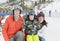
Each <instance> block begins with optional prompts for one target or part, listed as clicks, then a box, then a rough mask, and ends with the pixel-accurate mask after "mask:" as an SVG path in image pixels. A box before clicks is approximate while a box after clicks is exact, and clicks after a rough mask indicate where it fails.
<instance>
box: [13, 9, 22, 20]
mask: <svg viewBox="0 0 60 41" xmlns="http://www.w3.org/2000/svg"><path fill="white" fill-rule="evenodd" d="M15 10H16V9H15ZM15 10H13V21H14V19H15V18H14V11H15ZM18 10H20V9H18ZM20 14H21V10H20Z"/></svg>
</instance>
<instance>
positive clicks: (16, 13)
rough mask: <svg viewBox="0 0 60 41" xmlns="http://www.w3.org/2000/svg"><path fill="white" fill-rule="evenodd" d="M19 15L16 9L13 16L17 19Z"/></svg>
mask: <svg viewBox="0 0 60 41" xmlns="http://www.w3.org/2000/svg"><path fill="white" fill-rule="evenodd" d="M19 15H20V10H18V9H16V10H14V16H15V17H18V16H19Z"/></svg>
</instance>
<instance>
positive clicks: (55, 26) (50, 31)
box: [0, 17, 60, 41]
mask: <svg viewBox="0 0 60 41" xmlns="http://www.w3.org/2000/svg"><path fill="white" fill-rule="evenodd" d="M46 20H47V22H48V28H47V31H46V33H47V34H46V41H60V18H59V17H46ZM0 41H4V39H3V36H2V33H1V32H0Z"/></svg>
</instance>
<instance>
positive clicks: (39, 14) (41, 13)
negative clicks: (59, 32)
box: [37, 12, 45, 18]
mask: <svg viewBox="0 0 60 41" xmlns="http://www.w3.org/2000/svg"><path fill="white" fill-rule="evenodd" d="M40 16H42V17H45V15H44V13H43V12H40V13H38V15H37V17H38V18H39V17H40Z"/></svg>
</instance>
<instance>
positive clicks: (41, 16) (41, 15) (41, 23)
mask: <svg viewBox="0 0 60 41" xmlns="http://www.w3.org/2000/svg"><path fill="white" fill-rule="evenodd" d="M37 17H38V22H39V23H38V25H39V27H40V30H39V31H38V32H39V33H38V35H39V36H40V41H45V39H44V38H43V34H44V33H45V32H44V30H45V27H44V26H46V27H47V22H46V20H45V15H44V13H43V12H40V13H39V14H38V15H37ZM41 34H42V35H41Z"/></svg>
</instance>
